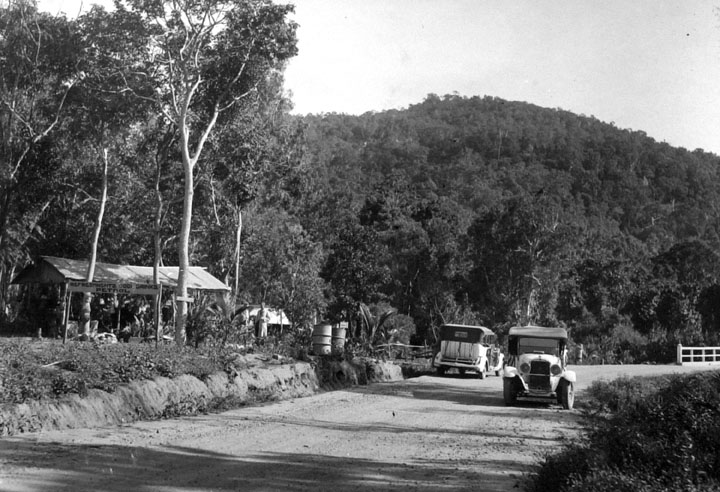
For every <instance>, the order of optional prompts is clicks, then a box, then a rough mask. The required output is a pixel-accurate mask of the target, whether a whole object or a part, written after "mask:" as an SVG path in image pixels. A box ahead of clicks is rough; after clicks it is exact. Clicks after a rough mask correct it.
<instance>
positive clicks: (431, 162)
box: [307, 95, 720, 252]
mask: <svg viewBox="0 0 720 492" xmlns="http://www.w3.org/2000/svg"><path fill="white" fill-rule="evenodd" d="M307 122H308V124H309V125H310V131H309V132H308V135H309V141H310V146H311V147H312V148H313V149H314V154H315V155H316V156H320V158H319V159H318V160H317V161H316V162H317V163H319V164H321V165H322V166H323V168H324V171H325V172H326V176H327V180H328V182H327V185H328V186H330V188H331V189H337V190H346V191H348V192H350V193H351V195H352V196H353V197H354V199H356V200H357V199H360V200H361V199H363V198H364V196H365V194H366V193H367V192H368V191H370V190H378V191H380V190H383V189H386V190H388V191H389V190H393V191H395V192H397V190H398V187H407V188H408V189H410V190H412V192H413V193H416V194H418V195H419V196H422V195H423V194H427V195H430V196H434V195H437V196H438V197H443V198H447V199H449V200H452V201H453V202H455V203H456V204H457V206H459V207H461V208H467V209H468V210H469V211H471V212H472V213H473V214H477V213H482V212H484V211H486V210H488V209H490V208H492V207H493V206H495V205H497V204H498V203H499V202H501V201H502V200H504V199H507V198H509V197H515V196H518V195H523V194H527V195H538V194H545V195H548V196H550V197H552V199H553V200H555V201H556V202H557V203H560V204H562V206H563V207H564V208H565V209H567V210H573V211H575V212H576V215H575V220H577V221H578V222H581V223H582V224H581V225H583V227H589V228H591V229H594V228H597V229H601V230H603V231H604V232H608V231H619V232H621V233H622V234H627V235H630V236H633V237H635V238H637V239H639V240H641V241H642V242H644V243H645V244H646V245H647V246H648V247H649V248H650V250H651V251H654V252H657V251H661V250H662V249H663V248H664V247H665V246H667V245H669V244H672V243H674V242H677V241H683V240H687V239H690V238H699V239H702V240H705V241H707V242H708V243H710V244H712V245H718V244H720V236H718V232H719V231H718V229H719V228H720V193H718V192H719V191H720V174H719V170H720V158H719V157H718V156H716V155H714V154H711V153H707V152H703V151H702V150H701V149H697V150H695V151H692V152H691V151H688V150H686V149H683V148H674V147H672V146H670V145H668V144H666V143H658V142H656V141H655V140H654V139H652V138H651V137H649V136H647V135H646V134H645V133H644V132H642V131H639V130H638V131H633V130H624V129H620V128H617V127H615V126H614V125H613V124H612V123H610V124H608V123H604V122H601V121H599V120H597V119H595V118H594V117H586V116H578V115H576V114H573V113H570V112H568V111H563V110H559V109H547V108H541V107H539V106H535V105H533V104H529V103H524V102H511V101H505V100H502V99H499V98H493V97H488V96H486V97H482V98H481V97H472V98H465V97H459V96H445V97H444V98H440V97H437V96H434V95H431V96H429V97H428V98H427V99H426V100H425V101H424V102H422V103H420V104H416V105H413V106H410V107H409V108H408V109H407V110H402V111H386V112H381V113H367V114H364V115H362V116H358V117H355V116H347V115H336V114H329V115H323V116H314V117H308V118H307ZM427 195H426V196H427Z"/></svg>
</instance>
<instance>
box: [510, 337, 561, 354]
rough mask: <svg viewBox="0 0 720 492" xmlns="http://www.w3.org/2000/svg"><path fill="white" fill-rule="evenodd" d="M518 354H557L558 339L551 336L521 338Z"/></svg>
mask: <svg viewBox="0 0 720 492" xmlns="http://www.w3.org/2000/svg"><path fill="white" fill-rule="evenodd" d="M518 354H520V355H522V354H552V355H554V356H558V341H557V340H553V339H551V338H521V339H519V340H518Z"/></svg>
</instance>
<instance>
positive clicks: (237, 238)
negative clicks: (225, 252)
mask: <svg viewBox="0 0 720 492" xmlns="http://www.w3.org/2000/svg"><path fill="white" fill-rule="evenodd" d="M242 226H243V223H242V210H241V209H240V207H238V225H237V231H236V232H235V291H234V292H235V297H237V294H238V289H239V288H240V239H241V236H242Z"/></svg>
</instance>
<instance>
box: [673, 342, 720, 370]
mask: <svg viewBox="0 0 720 492" xmlns="http://www.w3.org/2000/svg"><path fill="white" fill-rule="evenodd" d="M677 363H678V365H681V366H685V365H693V364H695V365H701V364H702V365H712V364H718V365H720V347H683V346H682V344H679V343H678V346H677Z"/></svg>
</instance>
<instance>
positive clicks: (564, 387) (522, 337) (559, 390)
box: [503, 326, 576, 410]
mask: <svg viewBox="0 0 720 492" xmlns="http://www.w3.org/2000/svg"><path fill="white" fill-rule="evenodd" d="M567 338H568V337H567V331H566V330H565V329H563V328H543V327H539V326H515V327H513V328H510V332H509V333H508V357H507V360H506V361H505V367H503V397H504V399H505V404H506V405H514V404H515V403H516V402H517V399H518V397H528V398H553V399H555V400H557V402H558V403H559V404H560V405H562V407H563V408H565V409H568V410H569V409H572V407H573V404H574V402H575V391H574V388H575V381H576V378H575V371H569V370H568V369H567Z"/></svg>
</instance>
